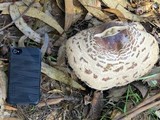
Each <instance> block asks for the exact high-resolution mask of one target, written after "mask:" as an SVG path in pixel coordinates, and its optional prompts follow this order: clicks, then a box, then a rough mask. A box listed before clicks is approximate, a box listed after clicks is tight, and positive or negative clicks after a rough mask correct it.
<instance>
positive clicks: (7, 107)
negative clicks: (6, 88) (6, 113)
mask: <svg viewBox="0 0 160 120" xmlns="http://www.w3.org/2000/svg"><path fill="white" fill-rule="evenodd" d="M4 109H5V110H11V111H16V110H17V108H15V107H12V106H10V105H5V106H4Z"/></svg>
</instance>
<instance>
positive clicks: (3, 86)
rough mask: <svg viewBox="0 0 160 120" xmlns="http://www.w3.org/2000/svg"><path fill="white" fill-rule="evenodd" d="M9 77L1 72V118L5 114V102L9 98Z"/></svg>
mask: <svg viewBox="0 0 160 120" xmlns="http://www.w3.org/2000/svg"><path fill="white" fill-rule="evenodd" d="M6 83H7V76H6V74H5V73H4V72H3V71H2V70H0V118H1V117H3V115H4V114H3V112H4V102H5V99H6V96H7V91H6V88H7V86H6V85H7V84H6Z"/></svg>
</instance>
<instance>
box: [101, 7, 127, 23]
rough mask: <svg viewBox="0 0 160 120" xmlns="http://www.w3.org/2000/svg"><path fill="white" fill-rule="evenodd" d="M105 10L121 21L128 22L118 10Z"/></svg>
mask: <svg viewBox="0 0 160 120" xmlns="http://www.w3.org/2000/svg"><path fill="white" fill-rule="evenodd" d="M103 10H104V11H106V12H110V13H113V14H115V15H116V16H117V17H118V18H119V20H121V21H126V19H125V16H124V15H123V14H122V12H121V11H119V10H117V9H114V8H110V9H103Z"/></svg>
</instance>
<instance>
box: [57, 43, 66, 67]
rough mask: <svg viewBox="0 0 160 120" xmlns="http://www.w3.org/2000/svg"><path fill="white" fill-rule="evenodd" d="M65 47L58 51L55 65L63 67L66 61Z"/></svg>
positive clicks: (62, 46)
mask: <svg viewBox="0 0 160 120" xmlns="http://www.w3.org/2000/svg"><path fill="white" fill-rule="evenodd" d="M65 50H66V49H65V45H64V44H63V45H61V47H60V48H59V50H58V57H57V65H59V66H64V65H65V60H66V51H65Z"/></svg>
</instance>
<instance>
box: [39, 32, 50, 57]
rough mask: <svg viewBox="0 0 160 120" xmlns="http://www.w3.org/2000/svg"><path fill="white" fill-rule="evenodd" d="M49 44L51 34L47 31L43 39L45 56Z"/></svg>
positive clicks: (43, 53)
mask: <svg viewBox="0 0 160 120" xmlns="http://www.w3.org/2000/svg"><path fill="white" fill-rule="evenodd" d="M48 44H49V36H48V34H47V33H45V35H44V41H43V45H42V47H41V57H42V58H43V56H44V55H45V53H46V51H47V48H48Z"/></svg>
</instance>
